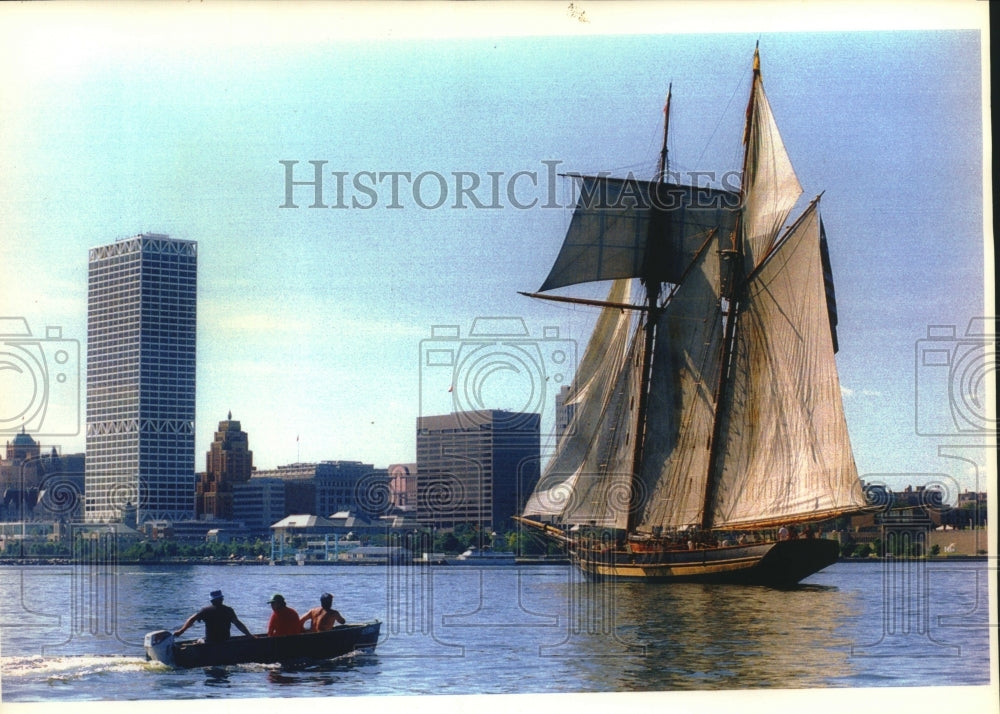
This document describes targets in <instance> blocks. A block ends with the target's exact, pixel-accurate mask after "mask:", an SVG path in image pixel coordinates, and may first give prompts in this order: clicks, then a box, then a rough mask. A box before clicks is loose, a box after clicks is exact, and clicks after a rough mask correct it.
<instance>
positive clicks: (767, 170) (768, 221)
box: [743, 73, 802, 270]
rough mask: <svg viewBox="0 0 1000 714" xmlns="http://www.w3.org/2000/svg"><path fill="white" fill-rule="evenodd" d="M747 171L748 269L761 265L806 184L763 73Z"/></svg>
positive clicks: (745, 237)
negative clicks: (776, 118)
mask: <svg viewBox="0 0 1000 714" xmlns="http://www.w3.org/2000/svg"><path fill="white" fill-rule="evenodd" d="M746 157H747V158H746V166H745V168H744V173H743V187H744V202H745V205H744V207H743V244H744V251H745V255H746V265H747V269H748V270H751V269H753V268H754V267H756V266H757V265H759V264H760V262H761V260H763V259H764V256H765V255H767V251H768V250H769V249H770V248H771V244H772V242H773V240H774V239H775V237H776V236H777V235H778V233H779V231H781V228H782V226H783V225H784V223H785V219H787V218H788V213H789V212H790V211H791V210H792V207H793V206H794V205H795V202H796V201H798V200H799V196H801V195H802V186H801V185H800V184H799V180H798V178H796V176H795V169H793V168H792V162H791V160H790V159H789V158H788V153H787V152H786V151H785V145H784V142H782V140H781V135H780V134H779V133H778V126H777V124H776V123H775V121H774V115H773V114H771V105H770V104H769V103H768V101H767V95H765V94H764V85H763V83H762V82H761V79H760V74H759V73H755V75H754V88H753V103H752V105H751V116H750V117H749V124H748V127H747V147H746Z"/></svg>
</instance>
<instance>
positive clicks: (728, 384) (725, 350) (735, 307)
mask: <svg viewBox="0 0 1000 714" xmlns="http://www.w3.org/2000/svg"><path fill="white" fill-rule="evenodd" d="M759 79H760V43H759V42H758V43H757V45H756V46H755V47H754V51H753V79H752V80H751V82H750V99H749V100H748V101H747V116H746V125H745V128H744V133H743V147H744V148H743V168H742V175H741V179H740V206H741V207H742V206H743V205H744V204H745V201H746V190H747V158H748V157H749V154H750V133H751V131H752V129H753V127H752V122H753V114H754V103H755V101H756V98H757V96H756V95H757V84H758V80H759ZM721 259H722V261H721V262H722V265H721V280H722V291H721V292H722V299H723V300H725V301H726V303H727V304H728V311H725V312H724V319H725V328H724V333H723V338H722V360H721V368H720V370H719V384H718V388H717V390H716V396H715V422H714V424H713V427H712V443H711V452H710V453H709V459H708V478H706V479H705V498H704V501H703V504H702V511H701V528H702V530H711V528H712V525H713V521H714V513H713V508H712V504H713V503H714V501H715V491H716V485H717V483H718V470H719V459H720V456H721V450H722V444H721V442H722V427H723V419H724V415H725V414H727V413H728V402H729V399H730V398H731V396H732V379H733V374H732V366H733V357H734V354H735V352H736V323H737V321H738V319H739V307H740V302H741V301H742V298H743V292H744V290H745V288H746V280H745V267H744V265H743V219H742V216H741V217H740V218H739V219H737V221H736V228H735V229H734V231H733V236H732V243H731V245H730V247H729V248H727V249H724V250H722V251H721Z"/></svg>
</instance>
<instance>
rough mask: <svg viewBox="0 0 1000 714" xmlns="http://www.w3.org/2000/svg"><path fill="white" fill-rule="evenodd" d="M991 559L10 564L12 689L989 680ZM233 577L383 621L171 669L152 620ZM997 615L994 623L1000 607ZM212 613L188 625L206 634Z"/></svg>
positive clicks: (6, 676)
mask: <svg viewBox="0 0 1000 714" xmlns="http://www.w3.org/2000/svg"><path fill="white" fill-rule="evenodd" d="M995 578H996V570H995V563H993V562H992V561H991V562H990V563H987V562H985V561H973V562H957V563H956V562H952V563H926V562H895V563H894V562H872V563H838V564H836V565H834V566H832V567H830V568H828V569H827V570H825V571H823V572H822V573H819V574H817V575H815V576H813V577H812V578H810V579H809V580H807V581H806V582H805V583H804V584H803V585H802V586H800V587H798V588H795V589H791V590H776V589H771V588H763V587H742V586H706V585H692V584H688V585H670V586H663V585H649V584H642V583H617V584H616V583H589V582H587V581H585V580H583V579H581V578H580V577H579V575H578V573H577V572H576V571H575V570H573V569H572V568H570V567H568V566H521V567H497V568H492V569H479V568H472V567H470V568H456V567H451V568H449V567H447V566H442V567H407V568H382V567H375V566H367V567H350V566H305V567H266V566H263V567H249V566H246V567H240V566H201V565H198V566H169V567H167V566H162V567H155V566H152V567H138V566H136V567H131V566H119V567H104V566H101V565H88V566H44V567H41V566H38V567H30V566H28V567H6V568H0V655H2V658H0V677H2V679H0V687H2V692H0V697H2V701H4V702H61V701H86V700H91V701H105V700H139V699H144V700H146V699H152V700H174V699H177V700H182V699H206V698H208V699H210V698H231V697H241V698H242V697H250V698H273V697H327V696H367V695H383V696H384V695H421V694H510V693H522V694H525V693H531V694H537V693H549V692H560V693H582V692H653V691H676V690H731V689H762V688H792V689H812V688H838V689H839V688H848V687H850V688H857V687H924V686H932V687H942V686H954V685H967V686H976V687H978V686H982V685H987V684H989V682H990V677H989V670H990V647H991V645H990V641H989V639H990V628H991V625H990V622H991V621H990V617H989V604H988V583H989V581H990V580H991V579H995ZM216 588H221V589H222V590H223V591H224V592H225V593H226V602H227V604H229V605H231V606H233V607H234V608H235V609H236V611H237V613H238V614H239V616H240V618H241V619H242V620H243V621H244V622H245V623H246V624H247V625H248V626H249V627H250V628H251V629H252V630H254V631H262V630H264V629H265V625H266V622H267V618H268V616H269V615H270V608H269V607H268V605H267V604H266V601H267V600H268V598H269V596H270V595H271V594H272V593H273V592H281V593H283V594H284V595H285V597H286V599H287V600H288V602H289V605H291V606H292V607H294V608H296V609H297V610H298V611H299V612H300V613H302V612H304V611H305V610H307V609H309V608H310V607H313V606H314V605H316V604H318V597H319V594H320V593H321V592H323V591H326V590H328V591H330V592H333V593H334V594H335V596H336V600H335V603H334V606H335V607H336V608H337V609H339V610H340V611H341V612H342V613H343V614H344V615H345V617H346V618H347V619H348V621H362V620H369V619H374V618H378V619H380V620H382V622H383V626H382V639H381V641H380V643H379V646H378V648H377V650H376V652H375V653H374V654H357V655H354V656H347V657H344V658H341V659H340V660H336V661H332V662H328V663H324V664H322V665H319V666H315V667H310V668H305V669H287V668H283V667H281V666H280V665H245V666H233V667H225V668H214V669H194V670H174V669H170V668H167V667H164V666H162V665H159V664H154V663H149V662H146V661H145V658H144V655H143V651H142V638H143V635H144V634H145V633H146V632H148V631H151V630H155V629H161V628H170V629H173V628H176V627H178V626H179V625H180V624H181V623H182V622H183V621H184V619H185V618H186V617H187V616H188V615H190V614H191V613H192V612H194V611H195V610H197V609H198V608H200V607H202V606H203V605H205V604H207V598H208V593H209V592H210V591H211V590H214V589H216ZM992 627H993V629H994V630H995V627H996V620H995V619H994V620H993V625H992ZM201 632H202V630H201V625H200V624H197V625H195V629H194V630H192V634H194V635H200V634H201Z"/></svg>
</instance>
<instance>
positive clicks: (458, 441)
mask: <svg viewBox="0 0 1000 714" xmlns="http://www.w3.org/2000/svg"><path fill="white" fill-rule="evenodd" d="M539 420H540V417H539V415H538V414H522V413H517V412H507V411H499V410H482V411H474V412H457V413H453V414H445V415H441V416H426V417H418V418H417V522H419V523H420V524H421V525H425V526H434V527H439V528H450V527H453V526H456V525H459V524H471V525H474V526H476V527H477V528H479V529H480V530H481V531H482V532H484V533H488V532H490V531H492V530H496V529H499V528H505V527H508V526H509V525H510V524H509V520H510V518H511V516H514V515H519V514H520V512H521V509H522V508H523V507H524V504H525V502H526V501H527V498H528V495H529V494H530V493H531V491H532V490H533V489H534V487H535V484H536V483H537V481H538V475H539V454H540V450H541V438H540V433H539Z"/></svg>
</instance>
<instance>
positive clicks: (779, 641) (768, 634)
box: [566, 583, 856, 690]
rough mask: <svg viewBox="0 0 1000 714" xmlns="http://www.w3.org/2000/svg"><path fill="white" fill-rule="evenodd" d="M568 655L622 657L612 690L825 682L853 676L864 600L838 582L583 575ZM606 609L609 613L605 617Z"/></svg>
mask: <svg viewBox="0 0 1000 714" xmlns="http://www.w3.org/2000/svg"><path fill="white" fill-rule="evenodd" d="M572 592H573V596H574V597H575V598H577V599H578V600H579V603H578V605H577V606H576V607H575V608H574V609H575V611H576V613H577V615H578V618H579V619H578V622H577V625H576V627H575V628H574V630H575V635H574V636H572V637H571V638H570V639H569V640H568V641H567V643H566V644H567V645H568V647H567V648H566V654H569V653H570V652H575V654H576V656H577V657H579V658H581V659H588V658H605V659H606V658H612V657H618V658H620V659H623V660H624V661H623V662H622V663H621V666H619V667H617V668H616V667H613V666H610V667H604V668H602V669H600V670H595V671H601V672H603V674H604V675H605V676H607V675H608V674H609V673H614V678H613V679H611V680H609V681H607V686H608V688H609V689H612V690H646V689H664V688H667V689H704V688H720V687H721V688H736V687H748V686H750V687H787V686H789V682H795V686H803V687H809V686H820V685H822V684H823V683H824V682H826V681H829V679H830V678H831V677H833V678H843V677H850V676H851V675H853V674H854V673H855V667H854V666H853V665H852V664H851V662H850V661H849V660H848V659H846V658H844V657H832V656H831V651H834V652H836V651H840V652H847V651H849V650H850V646H851V641H850V640H849V639H848V638H847V637H846V636H845V634H844V633H843V625H844V623H845V622H846V621H848V620H849V619H850V618H851V617H852V616H853V614H854V613H855V606H856V599H855V598H854V597H852V596H850V595H845V594H844V593H841V592H840V591H839V590H838V589H837V588H834V587H828V586H805V587H800V588H796V589H791V590H776V589H772V588H765V587H756V586H722V587H720V586H718V585H699V584H677V585H671V586H670V587H663V586H656V585H652V584H645V583H619V584H613V583H600V584H591V583H580V584H579V585H578V586H577V587H576V588H575V590H573V591H572ZM602 618H604V622H603V623H601V622H600V620H601V619H602Z"/></svg>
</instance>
